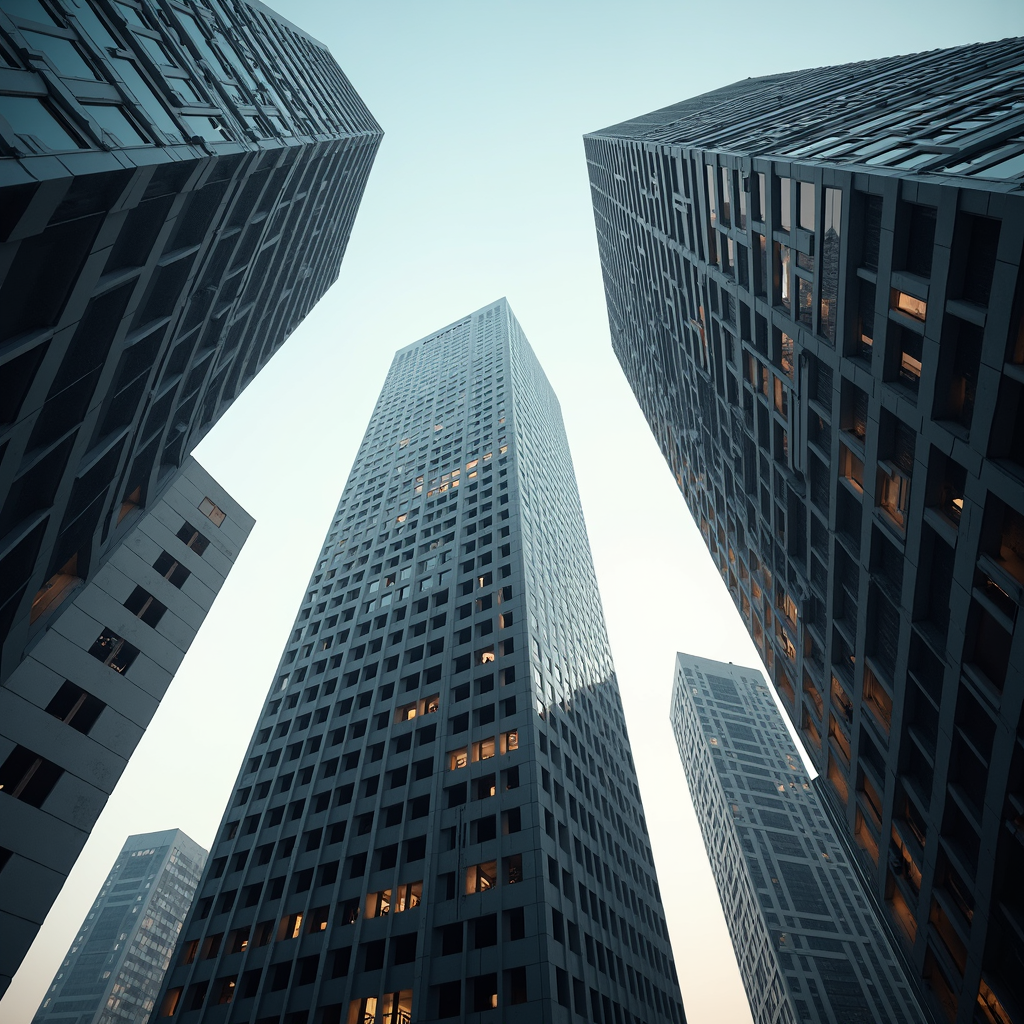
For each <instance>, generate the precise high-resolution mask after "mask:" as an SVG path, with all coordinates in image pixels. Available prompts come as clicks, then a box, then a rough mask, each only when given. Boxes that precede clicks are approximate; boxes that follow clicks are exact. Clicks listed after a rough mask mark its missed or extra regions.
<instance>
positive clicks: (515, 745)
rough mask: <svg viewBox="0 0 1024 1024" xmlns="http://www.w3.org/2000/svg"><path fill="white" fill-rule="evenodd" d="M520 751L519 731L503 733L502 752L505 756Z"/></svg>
mask: <svg viewBox="0 0 1024 1024" xmlns="http://www.w3.org/2000/svg"><path fill="white" fill-rule="evenodd" d="M518 749H519V730H518V729H512V730H510V731H509V732H506V733H503V734H502V737H501V752H502V753H503V754H508V753H511V752H512V751H513V750H518Z"/></svg>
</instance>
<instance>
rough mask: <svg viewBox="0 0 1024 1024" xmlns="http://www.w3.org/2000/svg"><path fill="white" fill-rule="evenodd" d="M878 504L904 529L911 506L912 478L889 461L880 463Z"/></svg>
mask: <svg viewBox="0 0 1024 1024" xmlns="http://www.w3.org/2000/svg"><path fill="white" fill-rule="evenodd" d="M878 504H879V507H880V508H881V509H882V510H883V511H884V512H885V513H886V514H887V515H888V517H889V519H891V520H892V522H893V523H895V524H896V525H897V526H898V527H899V528H900V529H903V527H904V526H905V525H906V521H907V510H908V509H909V508H910V478H909V477H908V476H907V475H906V474H905V473H903V472H901V471H900V470H899V469H897V468H896V467H895V466H892V465H889V464H888V463H879V464H878Z"/></svg>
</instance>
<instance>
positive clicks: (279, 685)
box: [160, 300, 684, 1024]
mask: <svg viewBox="0 0 1024 1024" xmlns="http://www.w3.org/2000/svg"><path fill="white" fill-rule="evenodd" d="M225 1003H230V1004H231V1005H230V1006H229V1007H227V1008H225V1006H224V1004H225ZM160 1012H161V1013H162V1014H163V1016H164V1017H174V1018H176V1019H177V1020H179V1021H180V1022H181V1024H194V1022H198V1021H212V1020H218V1021H220V1020H247V1021H248V1020H263V1019H265V1018H266V1019H274V1020H278V1019H283V1020H284V1021H287V1022H288V1024H341V1022H358V1024H364V1022H378V1024H382V1022H389V1024H394V1022H399V1021H409V1020H415V1021H430V1020H448V1019H460V1020H465V1019H473V1020H480V1021H485V1020H493V1021H498V1020H501V1021H509V1022H515V1021H534V1020H537V1019H542V1020H545V1021H555V1022H568V1021H570V1020H573V1019H575V1017H576V1016H582V1017H585V1018H587V1019H590V1020H597V1021H601V1022H608V1024H611V1022H613V1021H615V1022H621V1021H629V1022H630V1024H635V1022H638V1021H647V1022H651V1024H653V1022H655V1021H659V1022H660V1021H672V1022H675V1024H681V1022H682V1021H683V1020H684V1014H683V1009H682V1004H681V1001H680V997H679V988H678V983H677V980H676V974H675V967H674V964H673V961H672V953H671V947H670V945H669V940H668V931H667V928H666V924H665V919H664V915H663V910H662V905H661V895H660V891H659V888H658V883H657V878H656V875H655V870H654V862H653V856H652V854H651V849H650V843H649V840H648V837H647V830H646V825H645V821H644V815H643V808H642V805H641V802H640V795H639V791H638V789H637V783H636V775H635V772H634V769H633V763H632V758H631V755H630V751H629V741H628V737H627V734H626V727H625V722H624V720H623V715H622V707H621V702H620V700H619V694H618V688H617V684H616V680H615V674H614V669H613V667H612V663H611V656H610V653H609V649H608V642H607V637H606V633H605V627H604V620H603V616H602V612H601V605H600V598H599V596H598V591H597V584H596V579H595V576H594V570H593V564H592V561H591V556H590V549H589V545H588V542H587V536H586V529H585V526H584V523H583V517H582V513H581V509H580V504H579V496H578V493H577V490H576V482H575V476H574V473H573V468H572V461H571V458H570V455H569V450H568V445H567V442H566V438H565V431H564V427H563V425H562V419H561V413H560V411H559V406H558V401H557V399H556V398H555V395H554V393H553V391H552V389H551V386H550V384H549V383H548V381H547V378H546V377H545V375H544V372H543V370H542V369H541V367H540V365H539V363H538V362H537V359H536V357H535V356H534V354H533V351H532V350H531V348H530V346H529V344H528V342H527V341H526V338H525V336H524V335H523V333H522V330H521V328H520V327H519V324H518V323H517V322H516V320H515V318H514V316H513V315H512V313H511V310H510V309H509V307H508V305H507V303H506V302H505V301H504V300H501V301H499V302H496V303H494V304H492V305H490V306H487V307H485V308H483V309H480V310H478V311H477V312H475V313H472V314H471V315H469V316H466V317H464V318H462V319H461V320H459V321H457V322H455V323H453V324H451V325H449V326H448V327H445V328H443V329H442V330H440V331H438V332H436V333H434V334H432V335H430V336H428V337H426V338H424V339H423V340H421V341H419V342H417V343H415V344H413V345H410V346H408V347H406V348H404V349H401V350H400V351H399V352H398V353H397V354H396V355H395V358H394V361H393V363H392V366H391V370H390V372H389V373H388V377H387V380H386V381H385V384H384V388H383V391H382V393H381V396H380V398H379V400H378V402H377V406H376V409H375V410H374V413H373V416H372V418H371V420H370V424H369V427H368V428H367V432H366V435H365V437H364V439H363V442H362V445H361V447H360V449H359V452H358V455H357V457H356V461H355V464H354V466H353V468H352V471H351V474H350V476H349V479H348V483H347V484H346V486H345V490H344V492H343V494H342V496H341V501H340V503H339V505H338V509H337V513H336V515H335V518H334V521H333V523H332V525H331V527H330V529H329V532H328V535H327V537H326V538H325V541H324V546H323V549H322V551H321V554H320V557H319V559H318V561H317V565H316V567H315V569H314V571H313V574H312V576H311V578H310V581H309V586H308V589H307V592H306V594H305V596H304V598H303V600H302V603H301V606H300V608H299V611H298V614H297V617H296V620H295V626H294V631H293V633H292V635H291V637H290V640H289V642H288V644H287V646H286V648H285V651H284V653H283V655H282V658H281V663H280V668H279V669H278V672H277V674H276V677H275V679H274V681H273V683H272V685H271V687H270V691H269V693H268V695H267V700H266V704H265V707H264V709H263V714H262V716H261V719H260V721H259V723H258V725H257V728H256V731H255V733H254V735H253V738H252V742H251V744H250V748H249V750H248V752H247V754H246V760H245V763H244V765H243V766H242V769H241V772H240V774H239V777H238V781H237V784H236V788H235V791H234V793H233V795H232V798H231V802H230V804H229V806H228V808H227V810H226V811H225V815H224V819H223V822H222V824H221V828H220V831H219V833H218V836H217V841H216V843H215V846H214V848H213V851H212V853H211V859H210V862H209V865H208V867H207V871H206V873H205V876H204V879H203V882H202V885H201V887H200V892H199V896H198V898H197V901H196V904H195V906H194V908H193V911H192V913H191V915H190V917H189V920H188V922H187V923H186V926H185V930H184V947H183V952H182V955H181V956H180V957H179V958H178V960H177V962H176V964H175V965H174V967H173V968H172V970H171V973H170V975H169V977H168V980H167V983H166V988H165V991H164V994H163V997H162V1001H161V1006H160Z"/></svg>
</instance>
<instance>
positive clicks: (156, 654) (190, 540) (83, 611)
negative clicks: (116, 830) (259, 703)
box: [0, 457, 253, 990]
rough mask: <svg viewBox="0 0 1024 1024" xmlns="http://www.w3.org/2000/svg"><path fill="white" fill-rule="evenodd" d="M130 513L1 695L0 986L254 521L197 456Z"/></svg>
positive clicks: (13, 967)
mask: <svg viewBox="0 0 1024 1024" xmlns="http://www.w3.org/2000/svg"><path fill="white" fill-rule="evenodd" d="M207 502H210V503H212V505H213V506H214V507H215V509H216V511H217V513H222V514H223V516H224V518H223V519H222V520H221V521H220V523H219V525H217V524H215V522H214V521H213V520H212V519H211V518H209V516H207V515H205V514H204V513H203V512H202V511H201V508H202V507H205V504H206V503H207ZM134 517H135V521H134V522H133V523H132V524H130V528H129V530H128V532H127V534H126V536H125V537H124V539H123V541H122V542H121V543H120V545H119V546H118V547H117V548H115V549H114V551H113V552H112V553H111V554H110V556H109V557H108V558H107V560H106V561H105V562H104V564H103V566H102V567H101V568H100V569H99V571H98V572H97V573H96V574H95V575H94V576H93V578H92V579H91V580H90V581H89V582H88V583H81V582H80V583H79V584H78V585H77V587H76V589H75V590H74V591H73V592H72V593H71V594H70V595H69V596H68V598H67V600H66V602H65V606H64V608H63V609H62V612H61V614H60V616H59V617H58V618H57V619H56V621H55V622H54V623H53V625H52V627H50V628H46V629H44V630H43V631H42V632H41V634H40V635H39V637H38V639H37V640H36V642H35V643H34V644H33V645H32V646H31V647H30V648H29V650H28V651H27V652H26V654H25V658H24V660H23V661H22V662H21V664H20V665H19V666H18V667H17V668H16V669H15V671H14V672H13V673H12V674H11V675H10V677H9V678H8V679H7V681H6V682H5V684H4V685H3V687H0V990H6V988H7V985H8V984H10V980H11V977H12V976H13V975H14V972H15V971H16V970H17V969H18V965H19V964H20V963H21V960H22V957H24V955H25V953H26V952H27V950H28V947H29V946H30V945H31V943H32V940H33V939H34V938H35V935H36V932H37V931H38V930H39V926H40V925H41V924H42V922H43V919H44V918H45V917H46V914H47V913H48V911H49V909H50V906H51V905H52V903H53V901H54V899H55V898H56V896H57V893H58V892H60V889H61V886H62V885H63V884H64V880H65V879H66V878H67V876H68V874H69V873H70V871H71V868H72V867H73V866H74V863H75V861H76V860H77V858H78V855H79V853H80V852H81V850H82V847H83V846H84V845H85V841H86V840H87V839H88V838H89V833H90V832H91V830H92V827H93V825H94V824H95V823H96V819H97V818H98V817H99V815H100V812H101V811H102V810H103V807H104V805H105V804H106V801H107V797H108V796H109V795H110V794H111V792H112V791H113V789H114V786H115V785H116V784H117V780H118V779H119V778H120V777H121V773H122V772H123V771H124V769H125V766H126V765H127V763H128V759H129V758H130V757H131V755H132V753H133V751H134V750H135V747H136V746H137V745H138V743H139V740H140V739H141V738H142V734H143V733H144V732H145V730H146V727H147V726H148V725H149V722H150V719H151V718H152V717H153V715H154V713H155V712H156V709H157V707H158V706H159V704H160V700H161V698H162V697H163V695H164V692H165V691H166V689H167V687H168V686H169V685H170V682H171V680H172V679H173V678H174V673H175V672H176V671H177V669H178V666H179V664H180V663H181V659H182V658H183V657H184V656H185V652H186V651H187V650H188V648H189V646H190V645H191V643H192V641H193V640H194V639H195V635H196V633H197V632H198V630H199V627H200V626H201V625H202V623H203V620H204V619H205V617H206V614H207V612H208V611H209V610H210V607H211V605H212V604H213V601H214V599H215V598H216V596H217V593H218V592H219V591H220V588H221V586H222V585H223V583H224V580H225V578H226V577H227V574H228V572H229V571H230V569H231V566H232V565H233V564H234V561H235V559H236V558H237V557H238V553H239V551H240V550H241V548H242V545H243V544H244V543H245V540H246V538H247V537H248V535H249V531H250V530H251V529H252V526H253V519H252V517H251V516H249V515H248V514H247V513H246V512H245V511H244V510H243V509H242V508H241V507H240V506H239V505H238V504H237V502H235V501H234V500H233V499H232V498H231V497H230V495H228V494H227V493H226V492H225V491H224V489H223V488H222V487H221V486H220V485H219V484H218V483H217V482H216V481H215V480H214V479H213V478H212V477H211V476H210V475H209V474H208V473H207V472H206V471H205V470H204V469H203V468H202V467H201V466H200V465H199V464H198V463H197V462H196V461H195V460H194V459H192V458H191V457H190V458H189V459H187V460H186V462H185V465H184V466H183V467H182V470H181V471H180V472H179V474H178V475H177V476H176V477H175V479H174V482H173V483H172V484H171V486H170V488H168V489H167V490H166V491H165V492H164V494H163V495H162V497H161V498H160V499H159V500H158V501H157V502H156V503H155V504H154V505H153V506H152V507H151V508H150V509H148V510H147V511H145V512H142V511H137V512H135V513H134ZM216 517H217V518H219V515H217V516H216Z"/></svg>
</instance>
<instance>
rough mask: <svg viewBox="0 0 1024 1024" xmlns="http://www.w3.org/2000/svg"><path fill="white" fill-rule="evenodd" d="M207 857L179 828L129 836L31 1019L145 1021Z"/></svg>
mask: <svg viewBox="0 0 1024 1024" xmlns="http://www.w3.org/2000/svg"><path fill="white" fill-rule="evenodd" d="M206 856H207V854H206V850H204V849H203V848H202V847H201V846H199V845H198V844H197V843H194V842H193V841H192V840H191V839H189V837H188V836H187V835H185V833H184V832H182V831H180V830H179V829H170V830H168V831H165V832H147V833H144V834H143V835H137V836H129V837H128V839H127V840H126V841H125V844H124V846H123V847H122V848H121V852H120V853H119V854H118V857H117V860H116V861H115V862H114V866H113V867H112V868H111V869H110V874H108V875H107V878H106V881H105V882H104V883H103V887H102V888H101V889H100V891H99V893H98V894H97V896H96V901H95V902H94V903H93V905H92V907H91V908H90V910H89V913H88V914H87V915H86V918H85V920H84V921H83V922H82V927H81V928H79V930H78V934H77V935H76V936H75V939H74V941H73V942H72V943H71V948H70V949H69V950H68V955H67V956H66V957H65V958H64V962H63V963H62V964H61V966H60V969H59V970H58V971H57V974H56V976H55V977H54V979H53V984H51V985H50V988H49V990H48V991H47V993H46V996H45V997H44V999H43V1002H42V1004H41V1005H40V1007H39V1010H38V1011H37V1013H36V1015H35V1017H34V1018H33V1024H146V1022H147V1021H148V1020H149V1017H150V1014H151V1013H152V1012H153V1006H154V1003H155V1000H156V997H157V993H158V992H159V991H160V984H161V982H162V981H163V980H164V972H165V971H166V970H167V966H168V964H170V962H171V954H172V953H173V952H174V947H175V943H176V942H177V941H178V934H179V932H180V931H181V926H182V923H183V922H184V920H185V915H186V914H187V913H188V908H189V907H190V906H191V905H192V897H193V896H195V892H196V886H197V885H198V884H199V878H200V876H201V875H202V872H203V865H204V864H205V863H206Z"/></svg>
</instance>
